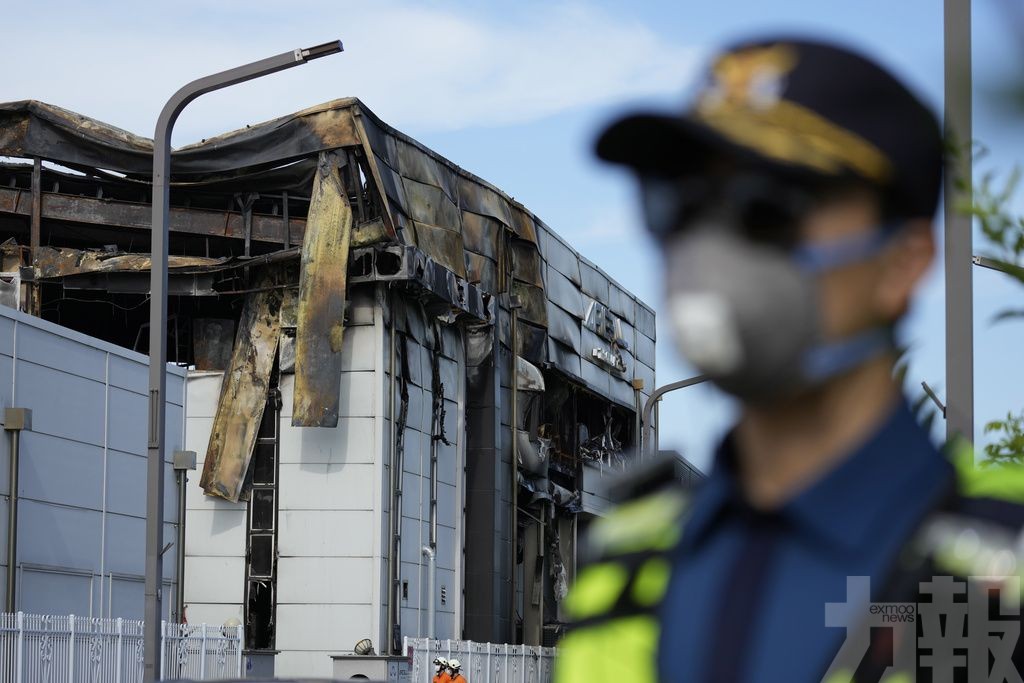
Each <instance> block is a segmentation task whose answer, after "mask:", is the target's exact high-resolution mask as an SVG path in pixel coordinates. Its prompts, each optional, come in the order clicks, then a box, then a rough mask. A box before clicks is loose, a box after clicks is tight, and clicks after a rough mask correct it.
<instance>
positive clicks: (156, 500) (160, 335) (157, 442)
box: [143, 40, 342, 682]
mask: <svg viewBox="0 0 1024 683" xmlns="http://www.w3.org/2000/svg"><path fill="white" fill-rule="evenodd" d="M341 50H342V46H341V41H338V40H335V41H332V42H329V43H324V44H322V45H316V46H314V47H310V48H299V49H297V50H293V51H291V52H283V53H281V54H279V55H277V56H275V57H268V58H267V59H262V60H260V61H258V62H252V63H251V64H245V65H244V66H239V67H237V68H234V69H228V70H227V71H221V72H220V73H216V74H213V75H211V76H205V77H203V78H200V79H198V80H195V81H192V82H191V83H189V84H188V85H186V86H185V87H183V88H182V89H181V90H179V91H178V92H176V93H174V95H173V96H172V97H171V99H169V100H167V104H165V105H164V108H163V111H161V112H160V118H158V119H157V122H156V132H155V133H154V135H153V225H152V231H151V234H152V235H153V237H152V240H153V242H152V247H151V251H152V265H151V270H150V297H151V298H150V303H149V448H148V466H147V467H148V472H147V494H146V607H145V612H144V614H145V619H146V623H145V632H144V640H145V650H144V656H143V666H144V668H143V680H145V681H147V682H149V681H156V680H159V678H160V655H161V653H160V637H161V633H160V624H161V620H160V617H161V615H162V603H163V587H162V584H163V562H162V555H163V524H164V446H165V444H164V428H165V405H164V396H165V394H166V391H167V374H166V367H165V366H166V364H167V236H168V217H169V213H170V175H171V131H172V130H173V129H174V122H175V121H177V120H178V116H179V115H180V114H181V112H182V110H184V109H185V107H186V106H188V104H189V102H191V101H192V100H194V99H195V98H197V97H199V96H200V95H203V94H205V93H208V92H212V91H214V90H220V89H221V88H226V87H228V86H230V85H234V84H236V83H241V82H243V81H248V80H252V79H253V78H259V77H260V76H266V75H267V74H272V73H274V72H275V71H281V70H283V69H288V68H290V67H293V66H298V65H299V64H305V63H306V62H308V61H310V60H313V59H317V58H318V57H326V56H327V55H332V54H336V53H338V52H341ZM178 552H181V549H180V548H179V549H178ZM181 589H182V587H180V586H179V587H178V590H181Z"/></svg>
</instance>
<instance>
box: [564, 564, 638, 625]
mask: <svg viewBox="0 0 1024 683" xmlns="http://www.w3.org/2000/svg"><path fill="white" fill-rule="evenodd" d="M627 581H629V572H628V571H627V569H626V568H625V567H623V566H621V565H618V564H615V563H613V562H603V563H601V564H592V565H590V566H588V567H584V568H583V569H582V570H581V571H580V573H579V575H578V576H577V577H576V583H575V584H574V585H573V587H572V590H571V591H569V594H568V595H567V596H565V608H566V610H568V612H569V615H570V616H571V617H572V618H573V619H574V620H577V621H578V620H580V619H588V618H590V617H594V616H597V615H599V614H604V613H606V612H608V611H610V610H611V608H612V607H613V606H614V605H615V602H616V601H617V600H618V599H619V596H620V595H621V594H622V589H623V588H625V587H626V582H627Z"/></svg>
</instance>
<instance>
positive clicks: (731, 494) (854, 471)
mask: <svg viewBox="0 0 1024 683" xmlns="http://www.w3.org/2000/svg"><path fill="white" fill-rule="evenodd" d="M951 476H952V473H951V468H950V467H949V464H948V463H947V462H946V461H945V460H944V459H943V458H942V456H941V455H940V454H939V453H938V452H937V451H936V450H935V448H934V447H933V446H932V445H931V443H930V442H929V440H928V437H927V435H926V434H925V433H924V432H923V430H921V428H920V427H919V426H918V425H917V423H916V420H915V419H914V416H913V415H912V414H911V412H910V410H909V408H908V407H907V405H906V404H905V403H904V402H902V401H901V402H900V403H899V404H898V406H897V407H896V408H895V409H894V410H893V411H892V413H891V414H890V415H889V417H888V418H887V419H886V420H885V422H884V423H883V424H882V425H881V426H880V427H879V428H878V429H877V430H876V431H875V433H874V434H873V435H871V436H870V437H869V438H868V439H867V440H866V441H864V443H862V444H861V445H860V446H859V447H857V448H856V449H854V450H853V451H852V452H851V453H850V454H849V455H848V456H847V457H845V458H843V459H842V461H840V462H839V464H838V465H836V467H834V468H833V469H832V470H831V471H830V472H828V473H826V474H825V475H824V476H822V477H821V478H819V479H818V480H817V481H816V482H815V483H813V484H812V485H811V486H809V487H808V488H806V489H805V490H804V491H802V492H801V493H799V494H797V495H796V496H795V497H794V498H793V499H792V500H790V501H789V502H788V503H787V504H786V505H784V506H783V507H782V508H781V509H780V510H779V511H778V512H777V513H772V514H771V515H770V516H772V517H781V518H783V519H784V520H785V521H786V522H788V523H790V524H792V526H793V530H794V531H795V532H796V533H801V532H805V533H807V534H809V535H810V536H811V537H813V539H814V540H815V541H818V542H824V543H826V544H828V545H830V546H834V547H836V548H837V549H839V550H851V551H856V550H859V549H861V548H863V547H864V545H865V544H867V543H870V542H871V541H872V538H873V537H874V536H875V533H876V530H878V529H879V525H881V524H884V523H885V522H886V519H887V518H889V517H890V516H891V515H893V514H896V513H897V511H898V510H899V509H900V504H901V501H903V500H905V496H906V495H908V494H909V495H911V496H915V497H916V496H917V495H918V494H920V495H922V496H929V497H930V489H931V488H933V487H935V488H938V487H941V486H943V485H944V484H945V482H946V480H947V479H948V478H949V477H951ZM736 514H755V515H756V514H757V513H755V512H753V511H752V509H751V508H750V506H749V504H748V503H747V502H746V501H745V499H744V497H743V495H742V492H741V491H740V488H739V485H738V483H737V479H736V454H735V447H734V443H733V438H732V434H731V433H730V434H729V435H728V436H726V438H725V439H724V440H723V442H722V444H721V446H720V447H719V449H718V453H717V455H716V458H715V465H714V468H713V470H712V472H711V475H710V476H709V477H708V479H707V480H706V481H705V483H704V485H703V486H702V487H701V489H700V491H699V492H698V493H697V495H696V496H695V498H694V500H693V505H692V507H691V511H690V518H689V520H688V522H687V525H686V530H685V532H684V540H683V543H684V545H685V546H687V547H694V546H696V545H699V544H700V543H701V542H702V540H704V539H705V538H706V537H707V535H708V534H709V533H710V531H711V530H712V529H713V528H714V527H715V526H716V524H717V523H718V522H719V521H720V520H722V519H724V518H726V517H729V516H730V515H736ZM766 516H768V515H766Z"/></svg>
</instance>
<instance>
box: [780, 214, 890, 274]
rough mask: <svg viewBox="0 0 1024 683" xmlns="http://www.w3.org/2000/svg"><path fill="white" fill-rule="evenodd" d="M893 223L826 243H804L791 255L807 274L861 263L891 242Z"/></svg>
mask: <svg viewBox="0 0 1024 683" xmlns="http://www.w3.org/2000/svg"><path fill="white" fill-rule="evenodd" d="M891 228H892V226H882V227H881V228H879V229H878V230H876V231H874V232H871V233H869V234H863V233H862V234H858V235H851V236H850V237H844V238H841V239H837V240H833V241H831V242H826V243H824V244H802V245H800V246H798V247H796V248H795V249H794V250H793V251H792V252H791V256H792V258H793V260H794V261H795V262H796V265H797V267H798V268H800V270H802V271H804V272H805V273H810V274H815V273H823V272H825V271H829V270H835V269H836V268H842V267H843V266H848V265H850V264H852V263H858V262H860V261H864V260H865V259H868V258H870V257H871V256H874V255H875V254H877V253H878V252H879V251H881V250H882V248H883V247H884V246H885V244H886V243H887V242H888V241H889V237H890V236H891V235H892V232H893V231H892V229H891Z"/></svg>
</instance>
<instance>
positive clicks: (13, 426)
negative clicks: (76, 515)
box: [4, 408, 32, 614]
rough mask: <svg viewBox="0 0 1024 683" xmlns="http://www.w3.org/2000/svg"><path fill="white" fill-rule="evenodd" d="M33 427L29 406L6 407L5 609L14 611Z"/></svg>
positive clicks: (8, 611)
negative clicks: (26, 448) (25, 453)
mask: <svg viewBox="0 0 1024 683" xmlns="http://www.w3.org/2000/svg"><path fill="white" fill-rule="evenodd" d="M31 428H32V410H31V409H29V408H6V409H4V429H5V430H6V431H8V432H10V433H11V457H10V463H9V465H10V469H9V471H8V476H7V486H8V488H9V490H10V495H9V496H8V497H7V599H6V603H5V611H6V612H7V613H8V614H11V613H13V612H14V609H15V603H16V602H17V599H16V597H17V596H16V590H17V585H18V584H17V575H18V571H17V568H18V473H19V472H20V471H21V463H20V460H21V430H23V429H31Z"/></svg>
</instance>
